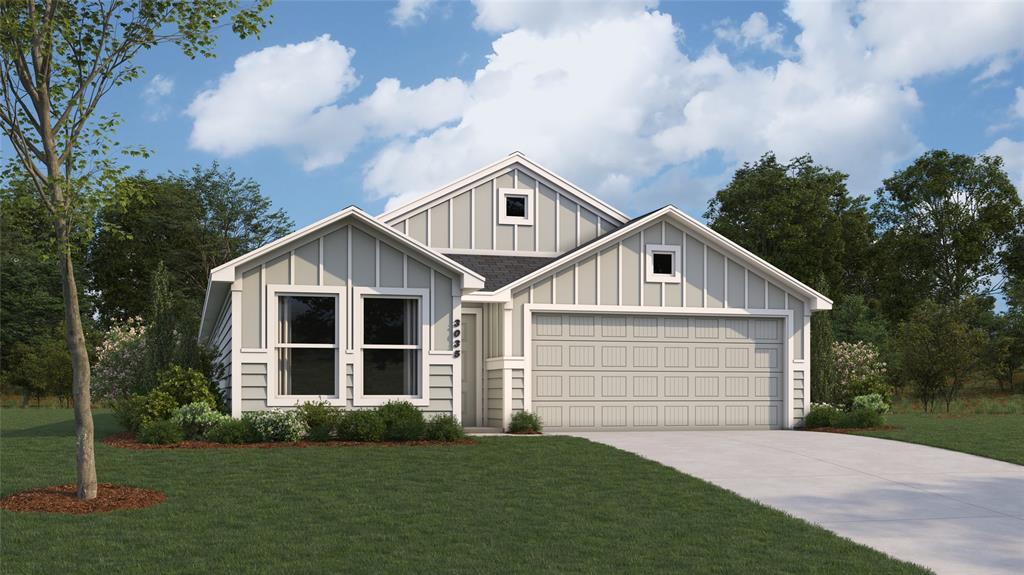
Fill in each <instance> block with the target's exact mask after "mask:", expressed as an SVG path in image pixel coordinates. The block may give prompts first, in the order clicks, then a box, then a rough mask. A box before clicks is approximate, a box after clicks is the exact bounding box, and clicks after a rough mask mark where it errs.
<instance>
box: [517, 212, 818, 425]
mask: <svg viewBox="0 0 1024 575" xmlns="http://www.w3.org/2000/svg"><path fill="white" fill-rule="evenodd" d="M649 244H661V245H673V246H679V247H680V254H681V256H682V262H680V271H681V281H680V282H679V283H660V282H659V283H654V282H648V281H646V274H645V270H644V266H645V252H646V246H647V245H649ZM528 303H532V304H560V305H581V306H584V305H608V306H642V307H651V308H666V311H671V308H703V309H707V310H713V309H716V308H720V309H726V308H738V309H749V310H792V312H793V330H792V333H791V334H790V335H791V338H790V339H789V341H790V342H791V346H792V351H793V354H792V357H793V360H794V361H793V364H792V377H793V378H794V382H795V381H797V380H798V378H799V380H800V381H801V382H802V381H804V380H805V379H807V378H808V376H807V375H806V373H805V372H808V371H809V367H808V366H809V360H808V358H807V356H808V355H809V354H808V353H807V347H808V346H809V333H810V331H809V330H810V310H809V309H808V305H807V304H806V302H805V301H804V300H802V299H801V298H800V297H798V296H797V295H795V294H793V293H790V292H787V291H786V290H785V289H783V288H782V287H780V286H778V285H776V284H774V283H772V282H771V281H769V280H768V279H767V278H765V277H764V276H763V275H759V274H758V273H757V272H756V271H754V270H752V269H749V268H748V267H747V266H745V265H744V264H743V263H741V262H740V261H737V260H734V259H732V258H730V257H729V256H728V253H727V251H726V250H723V249H717V248H716V247H714V246H713V245H712V244H711V243H709V242H708V241H704V240H702V239H701V238H700V237H698V236H696V235H694V234H692V233H688V232H686V231H684V230H683V229H681V228H679V227H677V226H676V225H674V224H673V222H671V221H668V218H667V217H666V218H659V219H658V220H656V221H654V222H652V223H651V224H650V225H648V226H646V227H645V228H643V229H642V230H638V231H637V232H636V233H633V234H630V235H628V236H626V237H624V238H622V239H621V240H619V241H617V242H614V243H613V244H612V245H609V246H605V247H603V248H602V249H600V250H599V251H596V252H594V253H589V254H585V255H581V256H580V257H579V258H577V259H575V260H574V261H572V262H568V263H566V265H564V266H562V267H561V268H558V269H555V270H553V271H552V272H550V273H548V274H545V275H544V276H542V277H539V278H537V279H536V280H534V281H533V282H532V283H531V284H530V285H529V286H526V287H523V288H522V289H519V290H516V291H513V292H512V313H511V318H510V321H511V322H512V328H511V330H510V332H511V336H512V345H511V350H510V353H511V357H513V358H519V357H522V356H523V355H524V351H523V350H524V345H525V329H526V326H524V313H523V311H524V306H525V305H526V304H528ZM801 393H802V392H801ZM805 400H809V398H806V399H805V398H803V396H801V400H800V401H797V400H796V398H794V402H793V410H794V412H793V415H794V418H795V419H796V421H797V422H798V423H802V421H803V420H802V418H803V413H804V411H805V406H804V401H805ZM798 410H799V411H798Z"/></svg>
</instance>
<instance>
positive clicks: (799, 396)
mask: <svg viewBox="0 0 1024 575" xmlns="http://www.w3.org/2000/svg"><path fill="white" fill-rule="evenodd" d="M809 404H810V397H809V396H808V395H807V390H806V389H805V386H804V372H802V371H794V372H793V426H794V427H802V426H803V424H804V415H805V414H806V407H805V406H807V405H809Z"/></svg>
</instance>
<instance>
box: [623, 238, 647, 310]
mask: <svg viewBox="0 0 1024 575" xmlns="http://www.w3.org/2000/svg"><path fill="white" fill-rule="evenodd" d="M619 247H620V249H621V250H622V274H621V279H620V280H619V283H620V284H622V305H640V278H641V277H643V274H642V272H643V268H642V266H643V257H642V256H641V254H640V234H635V235H632V236H630V237H628V238H626V239H624V240H622V241H621V242H619Z"/></svg>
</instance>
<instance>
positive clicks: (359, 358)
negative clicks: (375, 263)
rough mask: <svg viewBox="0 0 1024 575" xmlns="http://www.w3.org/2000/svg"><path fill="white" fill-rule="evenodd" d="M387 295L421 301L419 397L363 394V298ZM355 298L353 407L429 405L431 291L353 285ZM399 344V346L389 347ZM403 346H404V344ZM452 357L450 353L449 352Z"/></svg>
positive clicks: (353, 319) (454, 383) (453, 383)
mask: <svg viewBox="0 0 1024 575" xmlns="http://www.w3.org/2000/svg"><path fill="white" fill-rule="evenodd" d="M378 296H379V297H387V296H393V297H396V298H408V299H418V300H419V312H420V325H419V329H420V343H419V350H420V354H419V355H420V362H419V363H420V365H419V373H418V376H419V386H420V394H419V396H410V395H373V396H365V395H363V354H362V350H363V349H366V348H367V347H366V346H365V345H364V344H363V300H364V299H365V298H366V297H378ZM352 297H353V301H354V307H353V309H352V321H351V324H352V326H353V331H354V332H355V337H354V338H353V339H354V340H355V341H354V343H353V349H354V351H355V358H354V359H353V361H352V405H354V406H377V405H384V404H385V403H387V402H389V401H396V400H397V401H408V402H409V403H412V404H413V405H416V406H419V407H426V406H429V405H430V361H429V359H428V357H429V355H430V353H429V351H430V346H431V339H430V338H431V332H432V331H433V330H432V329H431V326H432V324H431V322H430V319H429V318H430V316H429V314H428V310H427V308H428V307H429V304H430V290H429V289H423V288H380V287H378V288H370V287H353V288H352ZM388 347H396V346H388ZM403 347H404V346H403ZM448 355H449V357H450V353H449V354H448ZM452 377H453V378H454V377H455V370H454V367H453V369H452ZM452 385H453V386H454V385H456V382H454V381H453V382H452Z"/></svg>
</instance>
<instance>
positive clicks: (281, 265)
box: [264, 254, 291, 285]
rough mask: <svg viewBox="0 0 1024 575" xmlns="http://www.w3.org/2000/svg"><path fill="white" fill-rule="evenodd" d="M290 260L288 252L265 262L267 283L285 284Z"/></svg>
mask: <svg viewBox="0 0 1024 575" xmlns="http://www.w3.org/2000/svg"><path fill="white" fill-rule="evenodd" d="M290 261H291V257H290V255H289V254H284V255H283V256H281V257H278V258H275V259H272V260H270V261H269V262H267V264H266V267H265V268H264V273H266V274H267V282H266V283H267V284H268V285H269V284H287V283H290V282H289V281H288V278H289V273H290Z"/></svg>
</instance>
